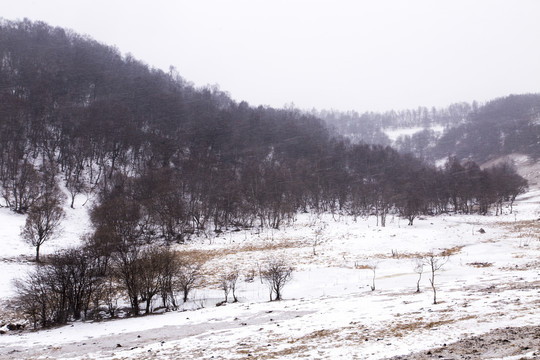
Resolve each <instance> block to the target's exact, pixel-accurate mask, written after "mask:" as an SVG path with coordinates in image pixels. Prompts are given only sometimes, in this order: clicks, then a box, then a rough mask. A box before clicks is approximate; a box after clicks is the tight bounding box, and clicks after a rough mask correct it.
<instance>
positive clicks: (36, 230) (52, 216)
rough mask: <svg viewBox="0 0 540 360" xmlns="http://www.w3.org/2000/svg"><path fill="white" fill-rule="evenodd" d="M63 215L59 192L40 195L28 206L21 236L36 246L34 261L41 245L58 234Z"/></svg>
mask: <svg viewBox="0 0 540 360" xmlns="http://www.w3.org/2000/svg"><path fill="white" fill-rule="evenodd" d="M63 216H64V210H63V209H62V207H61V198H60V193H59V192H52V193H46V194H44V195H42V196H41V197H40V198H39V199H38V200H37V201H36V202H35V203H34V204H33V205H32V207H31V208H30V211H29V212H28V217H27V218H26V222H25V225H24V227H23V228H22V231H21V236H22V237H23V239H24V240H26V241H27V242H28V243H29V244H30V245H32V246H34V247H35V248H36V262H40V259H39V250H40V248H41V245H43V243H45V242H46V241H48V240H50V239H52V238H53V237H54V236H55V235H57V234H58V231H59V230H60V222H61V220H62V217H63Z"/></svg>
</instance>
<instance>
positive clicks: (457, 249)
mask: <svg viewBox="0 0 540 360" xmlns="http://www.w3.org/2000/svg"><path fill="white" fill-rule="evenodd" d="M464 247H465V246H463V245H459V246H454V247H452V248H449V249H444V250H443V251H442V252H441V256H452V255H456V254H459V253H460V252H461V249H463V248H464Z"/></svg>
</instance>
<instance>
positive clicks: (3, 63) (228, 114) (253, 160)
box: [0, 20, 523, 241]
mask: <svg viewBox="0 0 540 360" xmlns="http://www.w3.org/2000/svg"><path fill="white" fill-rule="evenodd" d="M465 169H466V171H464V168H463V167H462V166H461V164H458V163H456V161H455V160H454V159H450V161H449V162H448V166H447V167H446V168H445V169H444V170H440V169H436V168H434V167H431V166H428V165H425V164H423V163H422V162H421V161H419V160H417V159H415V158H413V157H412V156H408V155H400V154H399V153H398V152H396V151H395V150H393V149H391V148H389V147H383V146H376V145H365V144H356V145H353V144H351V143H350V142H348V141H345V140H343V139H342V138H340V137H338V136H331V135H330V133H329V131H328V130H327V128H326V127H325V126H324V124H323V122H322V121H321V120H320V119H319V118H318V117H316V116H315V115H306V114H303V113H301V112H299V111H296V110H290V109H289V110H288V109H274V108H268V107H257V108H254V107H250V106H249V105H248V104H247V103H245V102H240V103H237V102H235V101H233V100H231V98H230V97H229V96H228V95H227V94H226V93H224V92H221V91H219V90H218V89H216V88H210V87H206V88H195V87H193V86H192V85H190V84H189V83H187V82H186V81H185V80H183V79H182V78H181V77H180V76H179V75H177V74H176V73H175V72H174V71H171V72H170V73H164V72H163V71H161V70H156V69H152V68H149V67H148V66H147V65H145V64H143V63H141V62H140V61H137V60H135V59H133V58H132V57H130V56H122V55H121V54H119V52H118V51H117V50H116V49H114V48H112V47H109V46H104V45H102V44H99V43H97V42H96V41H94V40H92V39H89V38H86V37H83V36H80V35H77V34H75V33H72V32H70V31H66V30H64V29H60V28H53V27H50V26H48V25H46V24H44V23H40V22H30V21H26V20H25V21H22V22H7V21H3V22H1V23H0V181H1V187H0V190H1V191H2V193H1V196H2V200H3V201H2V204H1V205H2V206H8V207H10V208H11V209H13V210H14V211H17V212H21V213H25V212H31V211H41V210H42V209H44V208H46V205H47V204H46V203H44V202H47V201H50V199H51V198H53V197H54V196H53V197H51V196H45V195H51V194H56V193H58V192H57V191H55V190H54V186H53V185H51V184H54V183H55V182H56V183H60V182H63V184H64V185H65V188H66V189H67V191H69V193H70V194H71V198H72V200H73V198H74V197H76V196H78V195H79V194H83V193H88V192H92V193H94V194H97V195H98V196H97V198H98V201H97V203H96V206H95V208H94V210H93V212H92V220H93V223H94V225H95V227H96V234H95V236H98V237H99V236H100V235H99V234H102V235H103V234H106V236H108V237H111V236H112V237H114V236H118V237H122V236H124V235H125V234H130V241H138V240H141V239H142V238H144V239H145V240H146V241H148V240H149V238H154V237H155V238H164V239H166V240H172V239H177V240H178V239H179V240H183V239H184V238H185V236H187V235H189V234H190V233H193V232H194V231H207V230H209V229H211V230H214V231H221V230H222V229H224V228H230V227H231V226H233V227H241V226H255V225H257V226H273V227H278V226H280V224H281V223H282V222H283V221H289V220H291V219H294V216H295V214H296V213H297V212H298V211H347V212H349V213H352V214H376V215H377V216H378V217H379V218H380V220H381V223H382V224H383V225H384V219H385V216H386V214H387V213H389V212H391V211H399V212H400V214H402V215H403V216H406V217H408V218H409V220H410V222H411V223H412V220H413V219H414V217H415V216H416V215H417V214H419V213H436V212H444V211H449V210H452V211H465V212H469V211H470V210H471V209H472V204H473V203H480V204H481V206H480V209H482V211H483V212H487V211H488V208H489V207H490V206H491V205H493V204H496V205H497V208H498V207H499V205H500V204H501V203H502V202H503V201H506V200H508V199H513V198H515V195H516V194H517V193H519V192H520V191H522V190H523V183H520V182H519V181H517V182H516V181H515V180H516V176H517V175H516V174H515V172H514V171H513V169H511V168H510V167H501V168H498V169H496V170H480V169H479V168H478V167H477V166H476V164H474V163H468V164H466V167H465ZM469 177H470V179H469ZM501 179H505V180H504V181H502V180H501ZM517 180H519V177H518V178H517ZM458 181H459V182H458ZM459 184H466V186H464V187H458V185H459ZM481 184H482V186H480V185H481ZM36 204H37V205H36ZM72 204H73V202H72ZM38 205H39V206H38ZM33 209H34V210H33ZM119 224H120V225H119ZM121 225H122V226H125V228H122V229H120V228H118V226H121ZM134 229H138V230H137V232H134ZM124 240H125V239H124Z"/></svg>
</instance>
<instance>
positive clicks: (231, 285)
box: [220, 267, 240, 302]
mask: <svg viewBox="0 0 540 360" xmlns="http://www.w3.org/2000/svg"><path fill="white" fill-rule="evenodd" d="M239 276H240V270H238V268H236V267H235V268H234V269H233V270H232V271H231V272H229V273H227V274H223V275H222V276H221V278H220V280H221V283H220V287H221V290H223V293H224V294H225V301H224V302H227V301H228V299H229V293H230V292H232V296H233V301H234V302H238V298H237V297H236V283H237V282H238V277H239Z"/></svg>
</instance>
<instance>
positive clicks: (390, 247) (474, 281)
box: [0, 187, 540, 359]
mask: <svg viewBox="0 0 540 360" xmlns="http://www.w3.org/2000/svg"><path fill="white" fill-rule="evenodd" d="M81 202H82V199H81ZM81 202H78V203H76V209H75V210H73V209H69V208H66V212H67V219H66V220H65V221H64V232H63V235H62V236H61V237H59V238H58V239H56V240H54V241H51V242H50V243H46V244H45V245H43V248H42V252H43V253H44V254H46V253H50V252H52V251H54V250H55V249H57V248H61V247H66V246H73V245H76V244H78V243H79V241H80V240H79V238H80V236H81V235H82V234H84V233H85V232H88V230H89V223H88V216H87V210H86V208H85V207H83V206H82V205H81ZM507 212H508V211H507ZM539 218H540V190H538V189H537V188H536V187H535V188H533V189H532V190H531V191H530V192H528V193H527V194H524V195H523V196H521V197H520V198H519V199H518V201H517V203H516V204H515V205H514V212H513V213H512V214H509V213H507V214H505V215H503V216H477V215H471V216H463V215H445V216H437V217H426V218H420V219H417V220H415V224H414V226H407V221H406V220H402V219H400V218H398V217H389V218H388V221H387V226H386V227H385V228H381V227H378V226H376V222H375V218H373V217H370V218H367V219H366V218H358V219H356V221H355V220H354V219H353V218H351V217H347V216H338V215H336V216H332V215H330V214H325V215H320V216H316V215H310V214H302V215H299V216H298V219H297V221H296V222H295V223H294V224H293V225H291V226H288V227H286V228H283V229H281V230H279V231H277V230H263V231H261V232H258V233H257V232H256V231H255V230H248V231H245V232H244V231H241V232H230V233H224V234H221V235H219V236H217V237H212V238H198V239H194V241H193V242H191V243H190V244H188V245H184V246H181V247H180V250H185V251H190V252H199V255H201V256H204V257H205V258H206V260H207V261H206V264H205V266H204V272H205V273H206V274H207V275H206V286H205V287H203V288H200V289H197V290H196V291H195V292H194V293H193V295H192V297H191V300H190V301H189V302H188V303H187V304H186V305H185V308H183V309H182V310H183V311H182V310H181V311H175V312H169V313H164V314H156V315H151V316H142V317H138V318H128V319H119V320H110V321H103V322H76V323H73V324H70V325H68V326H63V327H59V328H55V329H50V330H41V331H38V332H32V331H22V332H8V333H7V334H4V335H0V358H6V359H8V358H9V359H11V358H18V359H25V358H32V359H37V358H54V359H61V358H66V359H68V358H69V359H87V358H115V359H150V358H152V359H155V358H160V359H172V358H182V359H210V358H214V359H243V358H246V357H248V356H252V357H253V358H257V359H277V358H280V359H281V358H289V359H296V358H301V357H304V358H309V359H312V358H313V359H316V358H319V359H335V358H343V359H355V358H356V359H381V358H386V357H391V356H395V355H405V354H408V353H411V352H417V351H424V350H426V349H431V348H435V347H439V346H443V345H444V344H450V343H453V342H455V341H457V340H459V339H460V338H464V337H466V336H473V335H480V334H485V333H487V332H489V331H491V330H493V329H498V328H504V327H508V326H517V327H521V326H526V325H532V326H538V325H539V324H540V311H538V310H539V305H540V296H539V295H540V290H539V289H540V278H539V275H540V238H539V234H540V221H538V219H539ZM23 224H24V217H23V216H21V215H16V214H13V213H11V212H9V211H8V210H7V209H5V208H3V209H0V226H1V228H0V244H1V246H0V259H1V260H0V299H2V300H0V301H1V303H6V301H7V300H8V299H9V298H10V297H12V296H13V295H14V294H15V293H16V290H15V289H14V287H13V283H12V279H13V278H16V277H17V276H20V275H22V274H24V272H25V271H26V270H27V269H28V268H30V267H32V266H35V265H34V263H33V262H32V261H31V259H32V257H33V256H34V249H33V248H31V247H30V246H28V245H26V244H25V243H24V242H23V241H22V240H21V239H20V237H19V233H20V227H21V226H22V225H23ZM480 228H482V229H484V230H485V233H480V232H479V230H480ZM317 234H319V235H317ZM315 238H318V239H319V240H320V243H319V244H317V246H315V247H314V243H315V242H314V239H315ZM443 250H449V253H450V254H451V256H450V258H449V260H448V262H447V263H446V264H445V265H444V267H443V268H442V269H441V270H440V271H439V272H438V273H437V274H436V280H435V281H436V285H437V298H438V300H439V303H438V304H437V305H433V304H432V302H433V293H432V291H431V287H430V285H429V282H428V276H429V275H430V274H429V272H428V269H427V268H426V269H425V271H424V273H423V276H422V280H421V290H422V291H421V292H420V293H416V292H415V290H416V281H417V278H418V274H416V273H415V272H414V265H415V261H414V259H415V258H417V257H418V256H421V255H424V254H426V253H429V252H432V251H433V252H440V251H443ZM269 257H281V258H285V259H287V260H288V261H289V262H290V263H291V264H292V265H293V266H294V267H295V272H294V274H293V276H294V277H293V280H292V281H291V282H290V283H289V284H287V285H286V286H285V288H284V293H283V296H284V300H283V301H280V302H269V301H268V289H267V288H266V286H265V285H264V284H262V283H261V282H260V281H259V278H258V277H255V279H254V281H252V282H245V281H244V276H247V275H248V274H250V273H251V274H253V273H255V274H257V269H258V267H259V265H261V264H262V263H264V261H265V259H267V258H269ZM235 266H238V267H239V268H240V273H241V279H240V282H239V290H238V295H239V299H240V302H239V303H235V304H233V303H229V304H226V305H225V306H220V307H216V306H215V304H216V303H217V302H218V301H221V300H223V295H222V292H221V291H220V290H219V288H218V286H217V283H218V277H219V275H220V274H223V273H224V272H225V271H226V270H227V269H232V268H233V267H235ZM373 266H376V270H375V287H376V289H375V290H374V291H371V287H370V286H371V285H372V281H373V271H372V270H371V269H369V267H373ZM533 354H534V353H533V352H531V350H528V351H525V350H524V351H523V353H522V355H523V356H525V358H534V356H536V355H533ZM514 355H518V354H514ZM494 356H496V354H495V355H494ZM529 356H530V357H529ZM499 357H501V356H499ZM480 358H482V357H480Z"/></svg>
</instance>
